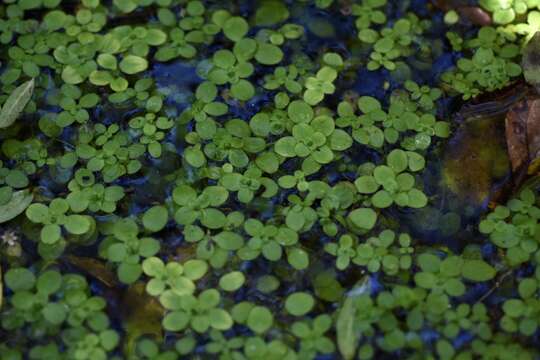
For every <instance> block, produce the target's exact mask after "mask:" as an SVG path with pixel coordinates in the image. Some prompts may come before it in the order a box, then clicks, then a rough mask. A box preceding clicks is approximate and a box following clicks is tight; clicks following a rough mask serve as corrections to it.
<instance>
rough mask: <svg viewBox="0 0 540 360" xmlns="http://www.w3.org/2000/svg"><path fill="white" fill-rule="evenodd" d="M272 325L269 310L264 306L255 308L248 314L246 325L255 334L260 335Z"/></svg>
mask: <svg viewBox="0 0 540 360" xmlns="http://www.w3.org/2000/svg"><path fill="white" fill-rule="evenodd" d="M273 323H274V317H273V315H272V313H271V312H270V310H268V309H267V308H265V307H264V306H255V307H253V308H252V309H251V311H250V312H249V315H248V318H247V323H246V325H247V326H248V327H249V328H250V329H251V330H253V331H254V332H255V333H257V334H262V333H264V332H265V331H266V330H268V329H269V328H270V327H271V326H272V324H273Z"/></svg>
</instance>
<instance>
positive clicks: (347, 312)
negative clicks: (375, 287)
mask: <svg viewBox="0 0 540 360" xmlns="http://www.w3.org/2000/svg"><path fill="white" fill-rule="evenodd" d="M369 287H370V286H369V277H364V278H363V279H362V280H360V281H359V283H358V284H357V286H355V287H354V288H353V290H351V291H350V292H349V293H348V294H347V297H346V298H345V301H344V302H343V305H342V306H341V310H340V311H339V314H338V318H337V321H336V334H337V343H338V349H339V352H340V353H341V355H342V356H343V358H344V359H346V360H348V359H352V358H353V357H354V354H355V353H356V348H357V347H358V341H359V339H360V336H361V335H362V334H361V333H360V332H359V330H358V327H357V326H355V324H356V312H357V308H356V304H355V299H356V297H358V296H360V295H362V294H364V293H365V292H366V291H369Z"/></svg>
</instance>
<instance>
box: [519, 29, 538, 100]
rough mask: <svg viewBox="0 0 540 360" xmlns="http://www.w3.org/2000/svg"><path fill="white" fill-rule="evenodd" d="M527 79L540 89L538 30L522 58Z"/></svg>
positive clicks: (524, 74) (522, 65)
mask: <svg viewBox="0 0 540 360" xmlns="http://www.w3.org/2000/svg"><path fill="white" fill-rule="evenodd" d="M521 67H522V68H523V76H525V80H527V82H528V83H529V84H531V85H532V86H534V87H535V88H536V90H537V91H540V32H537V33H536V34H535V35H534V36H533V37H532V38H531V40H530V41H529V43H528V44H527V46H526V47H525V49H524V50H523V58H522V60H521Z"/></svg>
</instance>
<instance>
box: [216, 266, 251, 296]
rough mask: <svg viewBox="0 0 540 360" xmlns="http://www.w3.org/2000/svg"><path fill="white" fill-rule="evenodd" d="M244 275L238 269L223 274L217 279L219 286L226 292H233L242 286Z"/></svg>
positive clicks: (244, 279)
mask: <svg viewBox="0 0 540 360" xmlns="http://www.w3.org/2000/svg"><path fill="white" fill-rule="evenodd" d="M245 281H246V277H245V276H244V274H243V273H241V272H240V271H233V272H230V273H228V274H225V275H223V276H222V277H221V278H220V279H219V287H221V288H222V289H223V290H225V291H228V292H233V291H236V290H238V289H240V288H241V287H242V285H244V282H245Z"/></svg>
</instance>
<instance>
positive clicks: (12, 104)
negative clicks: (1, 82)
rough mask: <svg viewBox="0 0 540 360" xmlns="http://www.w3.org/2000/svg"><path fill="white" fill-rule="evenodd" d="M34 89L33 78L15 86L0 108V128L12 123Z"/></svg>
mask: <svg viewBox="0 0 540 360" xmlns="http://www.w3.org/2000/svg"><path fill="white" fill-rule="evenodd" d="M33 91H34V79H32V80H29V81H27V82H25V83H24V84H22V85H20V86H19V87H17V88H16V89H15V90H14V91H13V92H12V93H11V95H9V97H8V99H7V100H6V102H5V103H4V106H3V107H2V110H0V128H6V127H8V126H10V125H11V124H13V123H14V122H15V120H17V117H19V114H20V113H21V112H22V111H23V110H24V107H25V106H26V104H28V101H30V98H31V97H32V92H33Z"/></svg>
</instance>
